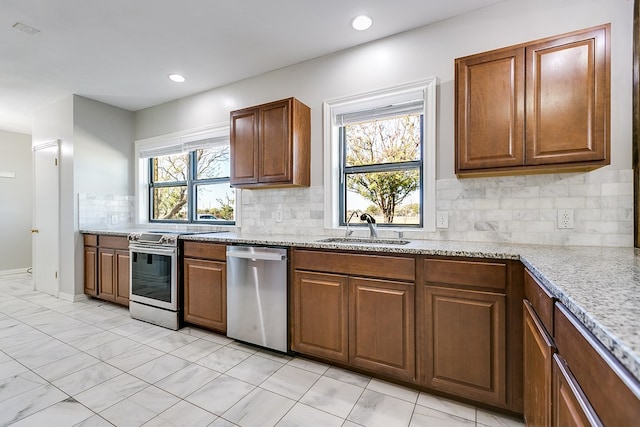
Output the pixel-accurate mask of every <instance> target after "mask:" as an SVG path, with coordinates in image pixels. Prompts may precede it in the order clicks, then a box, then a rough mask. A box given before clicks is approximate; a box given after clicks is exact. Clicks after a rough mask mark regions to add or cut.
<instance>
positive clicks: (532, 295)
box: [524, 270, 553, 334]
mask: <svg viewBox="0 0 640 427" xmlns="http://www.w3.org/2000/svg"><path fill="white" fill-rule="evenodd" d="M524 296H525V298H526V299H528V300H529V302H531V305H532V306H533V308H534V310H535V311H536V314H537V315H538V317H539V318H540V320H541V321H542V324H543V325H544V327H545V328H546V330H547V332H549V333H550V334H552V333H553V296H552V295H551V294H550V293H549V291H548V290H547V288H545V287H544V286H543V285H541V284H540V283H539V282H538V281H537V280H536V279H535V278H534V277H533V275H532V274H531V272H530V271H529V270H526V271H525V275H524Z"/></svg>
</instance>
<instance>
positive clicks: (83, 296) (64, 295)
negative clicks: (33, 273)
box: [58, 292, 89, 302]
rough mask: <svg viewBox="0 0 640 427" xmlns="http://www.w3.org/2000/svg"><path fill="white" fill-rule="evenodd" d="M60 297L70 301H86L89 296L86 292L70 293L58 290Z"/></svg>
mask: <svg viewBox="0 0 640 427" xmlns="http://www.w3.org/2000/svg"><path fill="white" fill-rule="evenodd" d="M58 299H61V300H63V301H69V302H79V301H86V300H88V299H89V297H88V296H87V295H86V294H77V295H74V294H68V293H66V292H58Z"/></svg>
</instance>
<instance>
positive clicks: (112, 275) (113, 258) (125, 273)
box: [98, 248, 130, 305]
mask: <svg viewBox="0 0 640 427" xmlns="http://www.w3.org/2000/svg"><path fill="white" fill-rule="evenodd" d="M98 265H99V268H98V272H99V276H98V277H99V279H98V282H99V283H100V286H99V287H98V298H100V299H103V300H106V301H112V302H116V303H118V304H122V305H129V292H130V290H129V268H130V266H129V252H128V251H124V250H116V249H106V248H98Z"/></svg>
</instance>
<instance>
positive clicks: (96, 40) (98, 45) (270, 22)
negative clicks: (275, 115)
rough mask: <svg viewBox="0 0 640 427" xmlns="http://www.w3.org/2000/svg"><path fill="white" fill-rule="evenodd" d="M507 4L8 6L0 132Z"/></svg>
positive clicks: (310, 0)
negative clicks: (65, 111)
mask: <svg viewBox="0 0 640 427" xmlns="http://www.w3.org/2000/svg"><path fill="white" fill-rule="evenodd" d="M501 1H503V0H227V1H223V0H182V1H176V0H55V1H53V0H0V129H4V130H9V131H13V132H22V133H31V117H32V114H33V112H34V111H35V110H37V109H38V108H40V107H42V106H44V105H46V104H48V103H51V102H53V101H56V100H58V99H61V98H63V97H65V96H67V95H69V94H78V95H82V96H84V97H87V98H91V99H95V100H98V101H102V102H105V103H107V104H111V105H115V106H118V107H121V108H125V109H128V110H132V111H135V110H139V109H142V108H146V107H150V106H153V105H158V104H161V103H163V102H167V101H170V100H172V99H176V98H180V97H183V96H187V95H191V94H194V93H198V92H201V91H204V90H207V89H211V88H214V87H218V86H222V85H225V84H228V83H231V82H234V81H238V80H242V79H245V78H248V77H251V76H255V75H258V74H262V73H265V72H268V71H271V70H275V69H278V68H282V67H286V66H288V65H291V64H295V63H298V62H301V61H305V60H308V59H311V58H316V57H319V56H322V55H326V54H329V53H332V52H336V51H339V50H342V49H346V48H349V47H352V46H356V45H359V44H362V43H366V42H369V41H372V40H376V39H379V38H382V37H386V36H389V35H391V34H396V33H400V32H403V31H407V30H410V29H413V28H417V27H420V26H423V25H426V24H429V23H432V22H435V21H439V20H442V19H445V18H448V17H451V16H454V15H459V14H462V13H465V12H468V11H471V10H474V9H479V8H482V7H485V6H488V5H491V4H494V3H499V2H501ZM362 13H366V14H368V15H369V16H371V17H372V18H373V21H374V23H373V26H372V27H371V28H370V29H369V30H367V31H363V32H357V31H354V30H353V29H351V27H350V25H349V22H350V20H351V18H353V17H354V16H356V15H358V14H362ZM17 22H20V23H23V24H25V25H28V26H31V27H34V28H36V29H38V30H40V32H39V33H37V34H36V35H28V34H26V33H24V32H21V31H18V30H16V29H15V28H13V25H14V24H15V23H17ZM170 73H181V74H184V75H185V76H186V77H187V82H186V83H182V84H177V83H173V82H171V81H169V80H168V79H167V75H168V74H170Z"/></svg>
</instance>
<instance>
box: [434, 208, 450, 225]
mask: <svg viewBox="0 0 640 427" xmlns="http://www.w3.org/2000/svg"><path fill="white" fill-rule="evenodd" d="M436 228H449V212H437V213H436Z"/></svg>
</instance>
